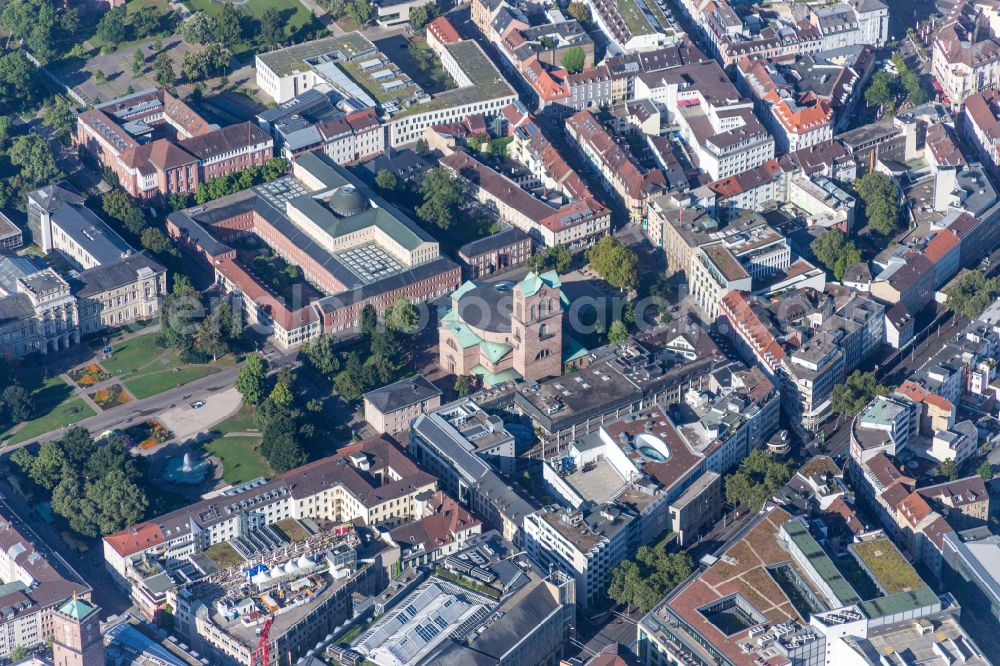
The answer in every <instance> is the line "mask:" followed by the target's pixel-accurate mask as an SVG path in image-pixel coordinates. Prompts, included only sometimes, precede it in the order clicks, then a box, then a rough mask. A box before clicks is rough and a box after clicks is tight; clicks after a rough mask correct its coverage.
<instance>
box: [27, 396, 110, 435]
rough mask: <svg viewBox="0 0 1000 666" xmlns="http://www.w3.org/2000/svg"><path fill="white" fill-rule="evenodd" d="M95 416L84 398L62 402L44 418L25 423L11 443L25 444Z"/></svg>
mask: <svg viewBox="0 0 1000 666" xmlns="http://www.w3.org/2000/svg"><path fill="white" fill-rule="evenodd" d="M36 407H37V405H36ZM93 415H94V410H93V409H92V408H91V407H90V405H88V404H87V403H85V402H84V401H83V399H82V398H76V399H74V400H69V401H66V402H62V403H59V404H58V405H56V406H54V407H53V408H51V409H50V410H49V411H48V412H47V413H46V414H45V415H44V416H40V417H38V418H36V419H34V420H32V421H28V422H27V423H25V424H24V427H23V428H21V429H20V430H18V431H17V432H16V433H14V436H13V437H11V438H10V442H9V443H10V444H17V443H19V442H23V441H26V440H29V439H32V438H34V437H38V436H39V435H44V434H45V433H47V432H49V431H50V430H56V429H57V428H62V427H63V426H68V425H72V424H74V423H77V422H78V421H82V420H83V419H85V418H88V417H90V416H93Z"/></svg>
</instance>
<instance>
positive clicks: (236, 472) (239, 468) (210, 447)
mask: <svg viewBox="0 0 1000 666" xmlns="http://www.w3.org/2000/svg"><path fill="white" fill-rule="evenodd" d="M258 446H260V437H220V438H218V439H214V440H212V441H210V442H206V443H205V444H204V448H205V451H206V452H208V453H209V454H211V455H213V456H215V457H217V458H219V459H220V460H221V461H222V478H223V480H225V482H226V483H232V484H237V483H243V482H244V481H249V480H250V479H256V478H257V477H258V476H269V475H270V474H272V472H271V468H270V467H268V466H267V463H266V462H264V459H263V458H262V457H261V455H260V453H258V452H257V447H258Z"/></svg>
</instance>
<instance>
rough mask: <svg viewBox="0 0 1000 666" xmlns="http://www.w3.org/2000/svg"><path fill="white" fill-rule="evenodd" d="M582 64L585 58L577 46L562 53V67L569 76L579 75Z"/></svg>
mask: <svg viewBox="0 0 1000 666" xmlns="http://www.w3.org/2000/svg"><path fill="white" fill-rule="evenodd" d="M584 62H586V56H585V54H584V53H583V49H582V48H580V47H579V46H573V47H570V48H568V49H566V52H565V53H563V57H562V66H563V67H565V68H566V71H567V72H569V73H570V74H579V73H580V72H582V71H583V63H584Z"/></svg>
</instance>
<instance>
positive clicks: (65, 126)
mask: <svg viewBox="0 0 1000 666" xmlns="http://www.w3.org/2000/svg"><path fill="white" fill-rule="evenodd" d="M42 122H43V123H44V124H45V126H46V127H50V128H52V131H53V135H54V136H55V137H56V138H57V139H59V140H60V141H62V142H63V143H65V142H66V140H67V139H68V138H69V136H70V134H72V132H73V127H74V126H75V125H76V116H75V115H74V114H73V110H72V109H70V108H69V105H68V104H66V102H64V101H63V100H62V99H61V98H60V99H58V100H56V103H55V104H52V105H51V106H49V108H48V109H46V110H45V117H44V119H43V120H42Z"/></svg>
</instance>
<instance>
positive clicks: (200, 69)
mask: <svg viewBox="0 0 1000 666" xmlns="http://www.w3.org/2000/svg"><path fill="white" fill-rule="evenodd" d="M232 57H233V56H232V53H230V51H229V49H226V48H224V47H223V46H222V45H220V44H209V45H208V46H207V47H205V49H203V50H201V51H189V52H187V53H185V54H184V62H183V64H182V65H181V71H182V72H183V73H184V77H185V78H186V79H187V80H188V81H203V80H205V79H210V78H212V77H215V76H219V75H220V74H223V73H225V72H226V70H227V69H228V68H229V61H230V59H231V58H232ZM241 173H253V172H248V171H243V172H241Z"/></svg>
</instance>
